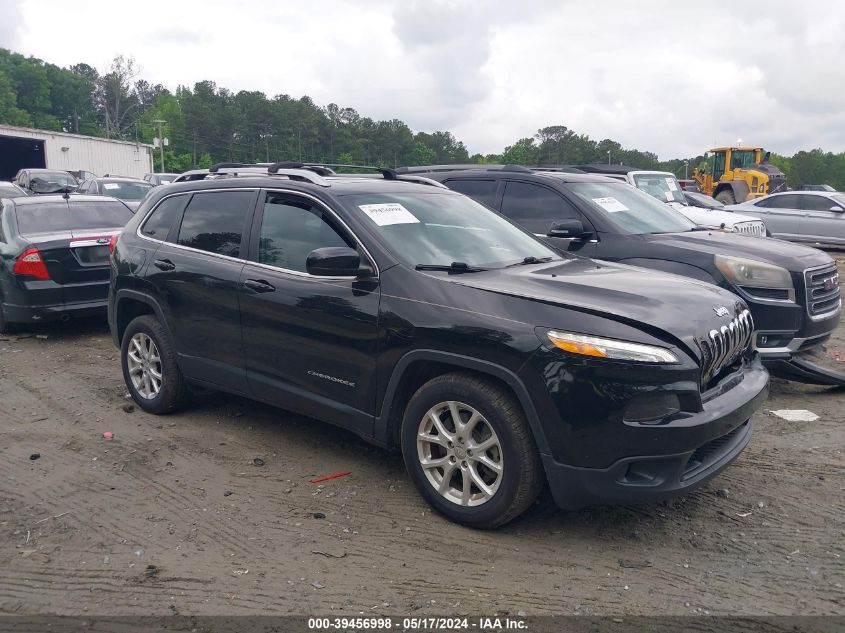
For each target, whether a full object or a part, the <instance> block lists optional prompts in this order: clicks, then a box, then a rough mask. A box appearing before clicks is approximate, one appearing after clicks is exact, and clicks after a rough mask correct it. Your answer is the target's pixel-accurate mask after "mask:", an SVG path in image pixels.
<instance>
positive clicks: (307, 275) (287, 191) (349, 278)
mask: <svg viewBox="0 0 845 633" xmlns="http://www.w3.org/2000/svg"><path fill="white" fill-rule="evenodd" d="M224 191H259V192H261V191H264V192H265V193H284V194H291V195H294V196H303V197H305V198H308V199H309V200H311V201H313V202H315V203H317V204H318V205H319V206H320V207H321V208H323V209H325V210H326V211H328V213H329V214H330V215H331V216H332V217H333V218H334V219H335V220H337V221H338V222H339V223H340V225H341V226H343V228H344V229H346V231H347V232H348V233H349V235H351V236H352V239H353V240H355V243H356V244H358V245H359V246H360V247H361V249H362V251H363V252H364V254H365V255H366V256H367V259H368V260H369V263H370V264H371V265H372V267H373V270H374V271H375V274H374V275H373V276H372V277H366V278H365V279H367V280H374V279H378V278H379V275H380V271H379V268H378V265H377V264H376V261H375V258H374V257H373V256H372V255H371V254H370V251H368V250H367V247H366V246H364V243H363V242H362V241H361V240H360V239H359V238H358V236H357V235H356V234H355V232H354V231H352V229H350V228H349V225H348V224H346V222H344V221H343V219H342V218H341V217H340V216H338V214H337V213H335V212H334V210H333V209H331V208H330V207H329V206H328V205H326V204H325V203H323V202H322V201H321V200H319V199H318V198H316V197H314V196H312V195H310V194H308V193H305V192H302V191H296V190H293V189H276V188H269V187H227V188H225V189H197V190H196V191H179V192H175V193H171V194H168V195H166V196H162V197H161V199H160V200H159V201H158V202H156V204H155V206H154V207H152V208H151V209H150V210H149V211H148V212H147V214H146V215H145V216H144V219H143V220H141V222H140V223H139V224H138V228H137V230H136V231H135V235H136V236H137V237H139V238H141V239H142V240H147V241H148V242H154V243H157V244H167V245H168V246H172V247H174V248H178V249H180V250H184V251H188V252H191V253H198V254H202V255H209V256H211V257H216V258H219V259H223V260H227V261H231V262H241V263H244V264H249V265H252V266H258V267H259V268H265V269H267V270H272V271H275V272H281V273H285V274H288V275H293V276H296V277H302V278H304V279H311V280H314V281H352V280H355V279H359V277H356V276H354V275H349V276H343V277H330V276H325V275H311V274H310V273H307V272H302V271H300V270H291V269H289V268H280V267H278V266H271V265H270V264H262V263H261V262H256V261H252V260H249V259H244V258H242V257H230V256H229V255H221V254H220V253H213V252H211V251H204V250H202V249H199V248H193V247H191V246H184V245H182V244H177V243H175V242H166V241H164V240H158V239H155V238H153V237H149V236H148V235H144V234H143V233H142V232H141V228H142V227H143V226H144V224H146V223H147V220H149V219H150V216H151V215H152V214H153V213H154V212H155V210H156V209H158V207H159V205H161V203H162V202H164V201H165V200H167V199H168V198H173V197H175V196H193V195H194V194H198V193H216V192H224ZM185 208H186V209H187V206H186V207H185ZM183 214H184V211H183Z"/></svg>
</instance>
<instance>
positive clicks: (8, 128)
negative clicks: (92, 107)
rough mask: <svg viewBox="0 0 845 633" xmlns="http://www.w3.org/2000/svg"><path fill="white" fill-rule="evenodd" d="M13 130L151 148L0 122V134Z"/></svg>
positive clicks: (145, 144) (111, 139)
mask: <svg viewBox="0 0 845 633" xmlns="http://www.w3.org/2000/svg"><path fill="white" fill-rule="evenodd" d="M15 132H28V133H30V134H40V135H42V136H66V137H70V138H80V139H88V140H91V141H102V142H104V143H119V144H121V145H141V146H143V147H149V148H151V149H152V148H153V146H152V145H151V144H149V143H141V142H136V141H124V140H123V139H116V138H103V137H101V136H87V135H85V134H74V133H72V132H57V131H56V130H39V129H37V128H32V127H19V126H16V125H5V124H0V134H9V135H11V136H14V133H15Z"/></svg>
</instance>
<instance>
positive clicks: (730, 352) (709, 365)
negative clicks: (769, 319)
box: [698, 310, 754, 386]
mask: <svg viewBox="0 0 845 633" xmlns="http://www.w3.org/2000/svg"><path fill="white" fill-rule="evenodd" d="M753 334H754V321H753V319H752V318H751V312H749V311H748V310H743V311H742V312H740V313H739V315H737V316H736V317H735V318H734V319H733V321H731V322H730V323H728V324H727V325H723V326H722V327H720V328H719V329H718V330H710V332H708V334H707V336H705V337H702V338H700V339H699V340H698V347H699V349H700V350H701V384H702V386H706V385H707V384H708V383H709V382H710V381H711V380H712V379H713V378H715V377H716V376H718V375H719V373H720V372H721V371H722V370H723V369H724V368H725V367H728V366H730V365H731V364H732V363H733V362H734V361H736V360H737V358H739V357H740V356H741V355H742V352H744V351H745V350H746V349H747V348H748V346H749V345H750V344H751V337H752V335H753Z"/></svg>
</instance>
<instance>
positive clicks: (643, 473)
mask: <svg viewBox="0 0 845 633" xmlns="http://www.w3.org/2000/svg"><path fill="white" fill-rule="evenodd" d="M237 171H238V170H237V169H234V170H233V169H229V168H221V169H217V170H212V172H213V173H212V175H211V178H213V179H204V180H196V181H191V182H185V183H181V184H172V185H170V186H168V187H161V188H158V189H155V190H154V191H153V192H152V193H151V194H150V196H149V197H148V198H147V199H146V200H145V201H144V203H143V204H142V205H141V207H140V208H139V210H138V212H137V214H136V215H135V217H134V218H133V219H132V220H131V221H130V222H129V224H128V225H127V227H126V229H125V230H124V232H123V233H122V234H121V235H120V237H119V239H118V241H117V244H116V247H115V250H114V253H113V257H112V278H111V293H110V301H109V323H110V326H111V331H112V335H113V337H114V341H115V343H116V344H117V345H119V346H120V349H121V355H120V356H121V362H122V366H123V374H124V378H125V380H126V384H127V387H128V388H129V391H130V393H131V394H132V397H133V398H134V399H135V402H137V403H138V405H139V406H140V407H141V408H143V409H144V410H146V411H149V412H152V413H164V412H167V411H170V410H172V409H174V408H175V407H177V406H178V405H179V404H180V403H182V402H183V401H184V399H185V397H186V395H187V393H188V387H189V384H196V385H200V386H204V387H213V388H217V389H222V390H224V391H227V392H231V393H236V394H241V395H245V396H248V397H250V398H254V399H256V400H261V401H264V402H267V403H271V404H274V405H278V406H280V407H283V408H285V409H289V410H293V411H297V412H300V413H302V414H305V415H308V416H312V417H314V418H318V419H321V420H324V421H327V422H330V423H332V424H336V425H339V426H342V427H345V428H347V429H350V430H352V431H354V432H355V433H357V434H359V435H360V436H362V437H364V438H366V439H367V440H369V441H371V442H374V443H376V444H379V445H382V446H385V447H399V448H401V450H402V453H403V456H404V459H405V463H406V465H407V468H408V471H409V473H410V476H411V478H412V479H413V481H414V483H415V484H416V486H417V487H418V489H419V491H420V493H421V494H422V495H423V496H424V497H425V498H426V499H427V500H428V502H429V503H431V505H432V506H434V507H435V508H436V509H437V510H439V511H440V512H442V513H443V514H445V515H447V516H448V517H450V518H451V519H453V520H455V521H459V522H461V523H465V524H468V525H472V526H477V527H494V526H497V525H500V524H502V523H505V522H506V521H508V520H510V519H512V518H514V517H515V516H517V515H518V514H520V513H521V512H522V511H523V510H525V509H526V508H527V507H528V506H529V505H530V504H531V503H532V501H533V500H534V499H535V498H536V496H537V494H538V492H539V491H540V489H541V486H542V484H543V481H544V480H547V481H548V482H549V484H550V487H551V490H552V493H553V495H554V498H555V500H556V501H557V503H558V504H559V505H560V506H562V507H564V508H578V507H581V506H584V505H586V504H590V503H607V502H610V503H628V502H635V501H649V500H654V499H660V498H664V497H668V496H672V495H674V494H679V493H682V492H684V491H686V490H689V489H691V488H693V487H695V486H697V485H699V484H701V483H702V482H704V481H706V480H708V479H710V478H711V477H713V476H714V475H715V474H716V473H718V472H719V471H720V470H722V469H723V468H724V467H725V466H727V465H728V464H729V463H730V462H731V461H732V460H733V459H734V458H736V457H737V455H738V454H739V453H740V452H741V451H742V449H743V448H744V447H745V445H746V444H747V442H748V440H749V437H750V434H751V422H750V420H749V419H750V417H751V415H752V414H753V413H754V411H755V410H756V409H757V408H758V407H759V406H760V405H761V403H762V402H763V400H764V399H765V398H766V394H767V385H768V374H767V372H766V370H765V369H764V368H763V367H762V365H761V364H760V362H759V360H758V357H757V355H756V354H755V353H753V352H752V351H751V350H750V339H751V336H752V332H753V329H754V326H753V324H752V322H751V318H750V315H749V312H748V310H747V309H746V307H745V304H744V303H743V302H742V300H741V299H739V298H737V297H736V296H734V295H733V294H731V293H729V292H727V291H725V290H723V289H721V288H718V287H716V286H714V285H712V284H707V283H701V282H698V281H693V280H688V279H684V278H682V277H679V276H676V275H667V274H663V273H656V272H650V271H646V270H643V269H639V268H634V267H630V266H624V265H618V264H607V263H599V262H595V261H593V260H590V259H586V258H580V257H571V256H569V255H563V256H562V255H559V254H557V253H555V252H554V251H552V250H551V249H549V248H548V247H547V246H545V245H544V244H543V243H542V242H540V241H539V240H537V239H536V238H535V237H534V236H532V235H531V234H530V233H528V232H525V231H524V230H522V229H520V228H518V227H517V226H516V225H514V224H512V223H511V222H509V221H508V220H507V219H505V218H503V217H502V216H500V215H498V214H497V213H494V212H492V211H490V210H488V209H486V208H484V207H483V206H482V205H480V204H478V203H476V202H474V201H473V200H471V199H470V198H468V197H466V196H463V195H460V194H457V193H454V192H451V191H449V190H448V189H446V188H444V187H442V186H440V185H438V184H437V183H434V182H433V181H427V182H423V181H425V179H420V178H414V177H400V178H397V177H396V175H395V174H394V173H393V172H390V171H386V172H385V173H384V177H383V178H382V177H378V178H366V177H354V176H340V175H331V172H330V171H328V170H326V169H324V168H309V169H304V168H290V167H279V166H271V167H270V169H269V170H268V171H269V173H264V174H263V175H256V174H254V173H253V174H246V175H244V174H241V175H240V176H239V177H235V173H237ZM414 181H416V182H414Z"/></svg>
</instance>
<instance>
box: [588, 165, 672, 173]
mask: <svg viewBox="0 0 845 633" xmlns="http://www.w3.org/2000/svg"><path fill="white" fill-rule="evenodd" d="M573 166H574V167H577V168H578V169H580V170H581V171H584V172H587V173H588V174H627V173H628V172H631V171H662V170H660V169H654V170H649V169H643V168H642V167H631V166H630V165H606V164H604V163H588V164H585V165H573Z"/></svg>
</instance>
